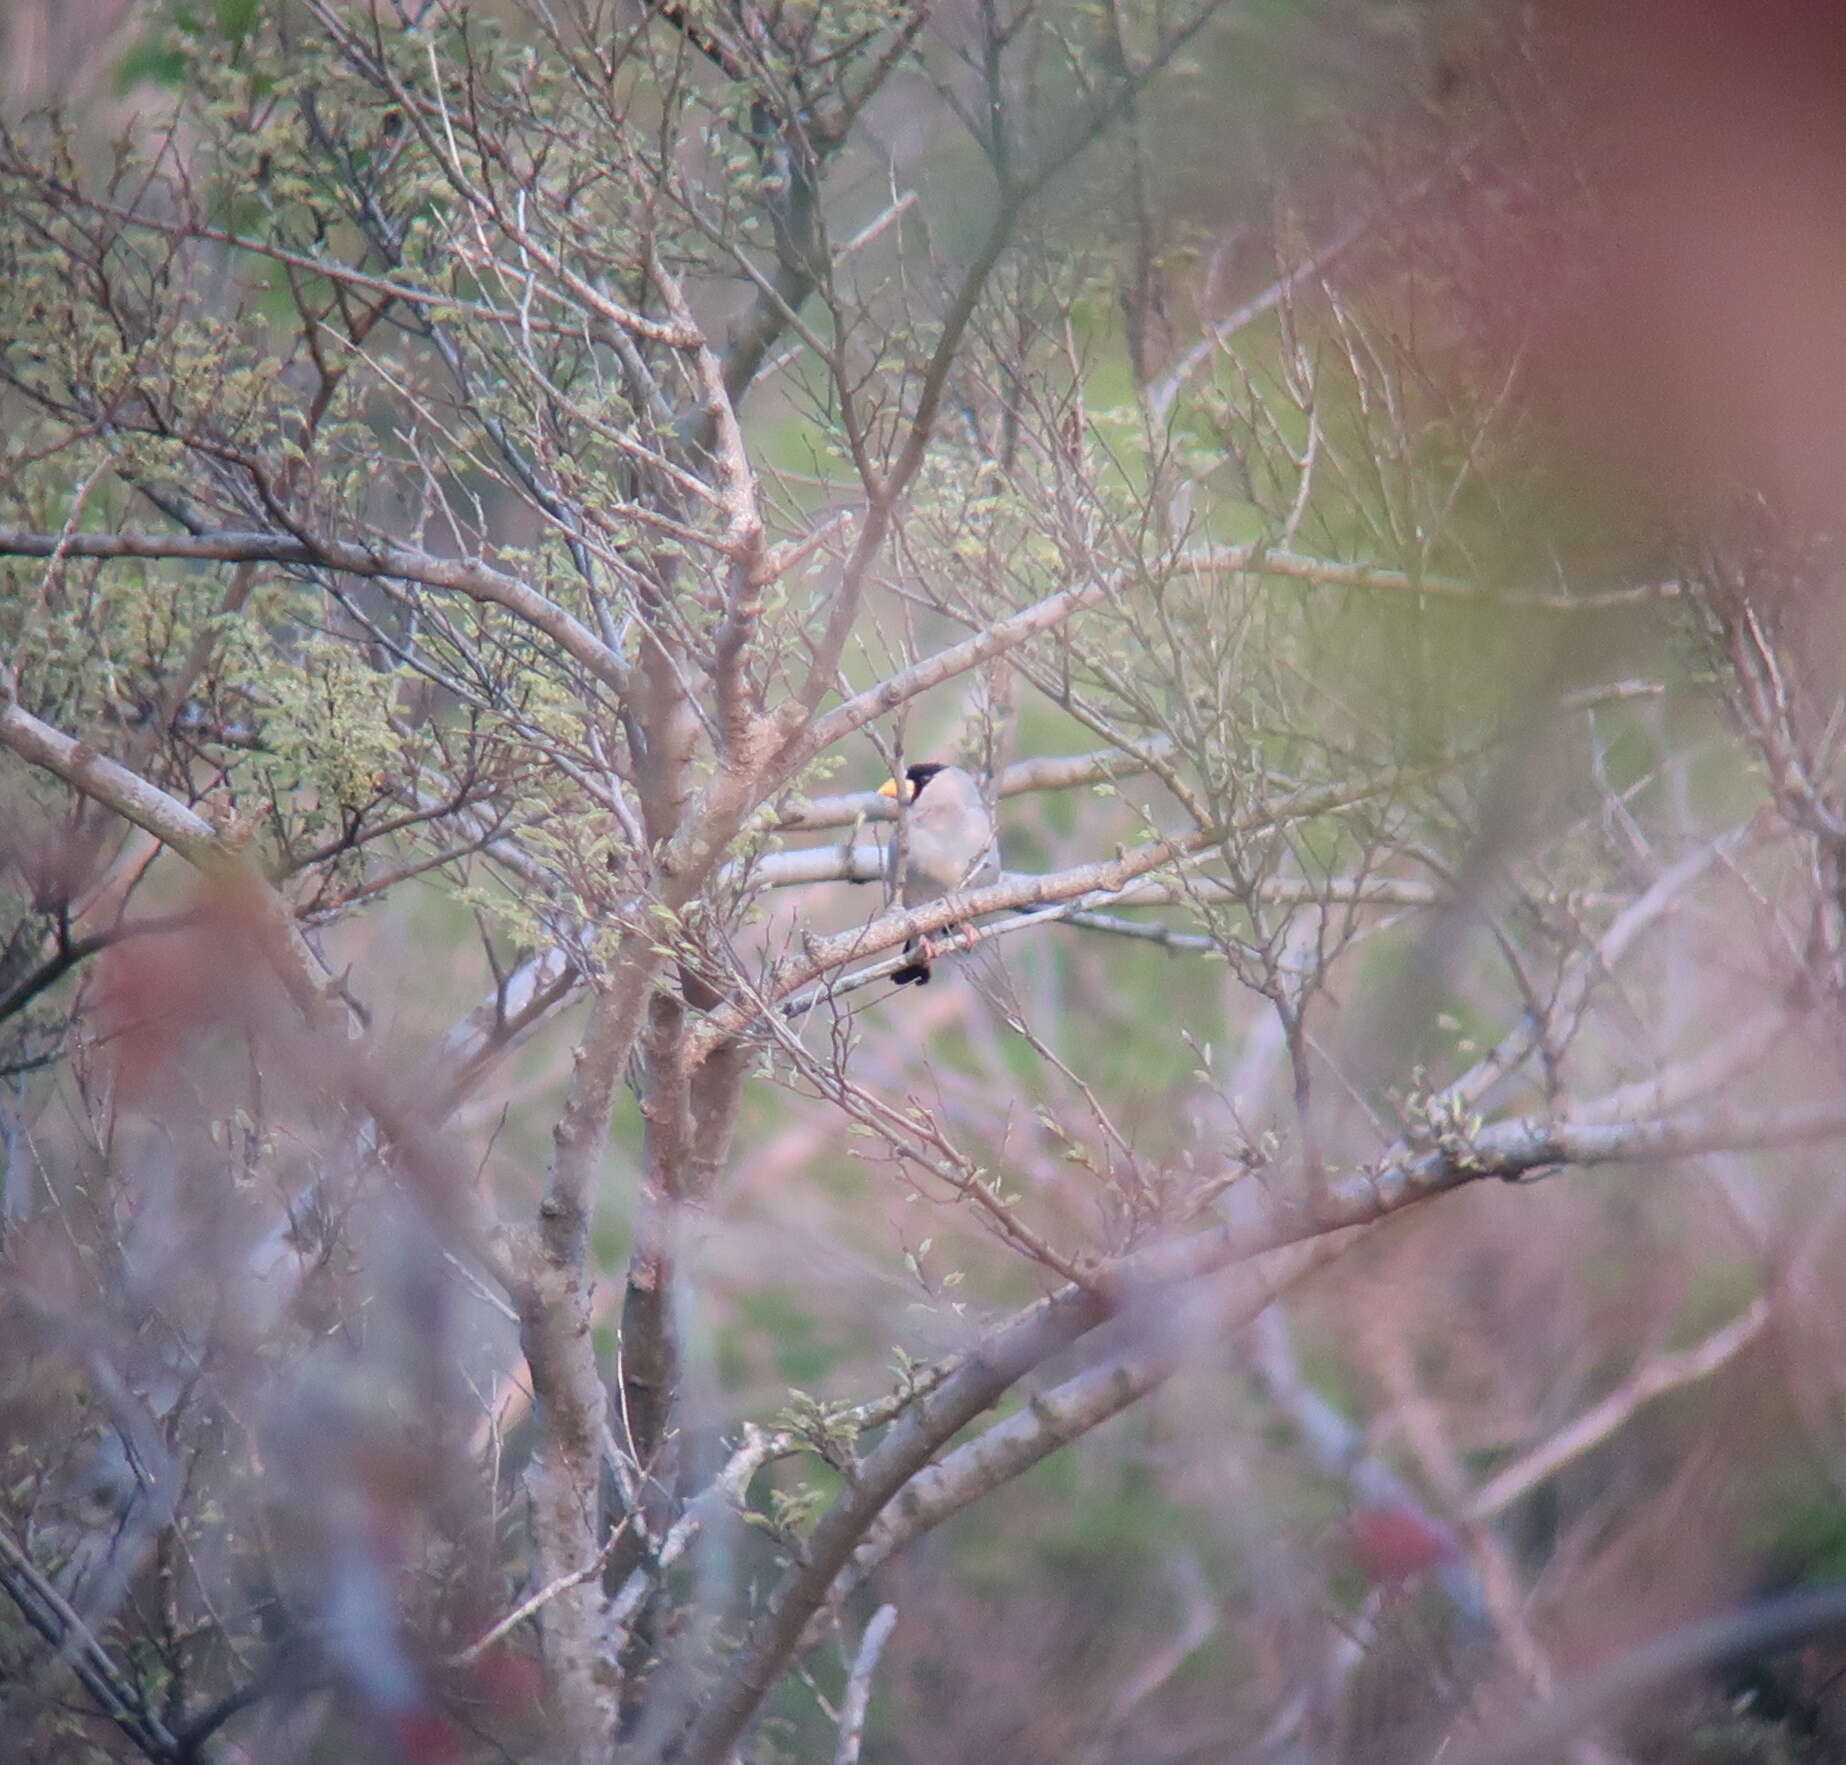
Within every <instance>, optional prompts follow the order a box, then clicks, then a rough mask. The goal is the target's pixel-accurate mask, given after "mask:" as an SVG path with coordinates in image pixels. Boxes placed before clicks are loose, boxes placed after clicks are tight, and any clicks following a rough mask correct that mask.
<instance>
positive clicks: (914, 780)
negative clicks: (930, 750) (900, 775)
mask: <svg viewBox="0 0 1846 1765" xmlns="http://www.w3.org/2000/svg"><path fill="white" fill-rule="evenodd" d="M947 771H948V768H947V767H946V766H944V765H943V764H942V762H941V761H940V760H928V761H925V762H924V763H923V764H922V765H921V766H906V767H905V768H904V776H905V777H906V778H907V779H909V780H910V800H911V802H913V803H914V802H915V801H916V800H917V798H918V797H920V796H922V794H923V787H924V786H925V785H926V784H928V783H929V781H930V780H931V779H932V778H934V777H935V776H936V774H937V773H938V772H947Z"/></svg>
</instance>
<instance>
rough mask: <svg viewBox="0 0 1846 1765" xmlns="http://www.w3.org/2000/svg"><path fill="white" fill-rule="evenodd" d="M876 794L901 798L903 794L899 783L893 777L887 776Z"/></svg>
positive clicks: (902, 788)
mask: <svg viewBox="0 0 1846 1765" xmlns="http://www.w3.org/2000/svg"><path fill="white" fill-rule="evenodd" d="M878 794H879V795H880V796H881V797H896V798H899V799H901V798H902V797H903V795H904V787H903V786H902V785H901V784H899V783H898V782H897V780H896V779H895V778H887V779H886V780H885V781H884V783H883V784H881V785H880V786H879V787H878Z"/></svg>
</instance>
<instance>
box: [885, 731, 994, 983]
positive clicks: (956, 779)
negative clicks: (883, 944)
mask: <svg viewBox="0 0 1846 1765" xmlns="http://www.w3.org/2000/svg"><path fill="white" fill-rule="evenodd" d="M878 794H879V795H880V796H881V797H894V798H895V799H896V800H897V802H898V803H899V804H900V805H901V807H902V812H903V819H904V825H903V829H902V833H901V835H900V837H899V838H897V839H895V840H893V841H892V842H891V850H890V854H889V856H888V857H887V858H886V860H885V874H886V876H887V877H888V878H889V879H890V882H891V887H892V888H893V890H899V891H901V893H902V896H903V902H904V905H905V906H906V907H921V906H922V905H923V904H924V903H925V902H927V901H934V900H937V899H939V898H940V897H941V896H943V895H952V894H954V892H955V891H956V890H957V889H965V888H967V887H969V886H970V885H971V884H974V883H985V882H992V881H993V880H994V879H995V878H996V877H997V876H999V874H1000V846H999V839H998V836H997V835H996V833H995V830H994V822H993V817H992V815H990V814H989V813H988V810H987V805H986V803H984V802H983V801H982V800H981V787H980V785H979V784H977V783H976V782H975V778H974V775H973V773H971V772H965V771H963V770H962V768H961V767H959V766H944V765H942V764H941V763H940V762H937V761H929V762H926V763H924V764H921V765H917V766H906V767H905V768H904V776H903V777H902V778H901V779H896V778H894V779H891V780H889V781H888V782H887V783H885V784H882V785H880V786H879V787H878ZM900 855H901V858H902V862H903V874H902V876H900V875H899V874H898V863H899V859H900ZM904 954H905V955H906V956H908V957H911V958H912V960H911V961H909V962H907V963H905V965H904V966H903V967H902V968H900V969H898V970H897V971H896V972H895V973H894V974H893V975H892V976H891V978H892V980H894V981H895V982H896V983H897V984H898V985H899V986H900V987H902V986H907V985H909V983H910V982H912V981H915V982H916V983H917V985H918V986H920V987H921V986H927V985H928V984H929V965H930V961H931V959H932V957H933V955H934V951H933V950H932V949H931V948H930V942H929V939H928V938H911V939H909V940H907V941H906V943H905V945H904Z"/></svg>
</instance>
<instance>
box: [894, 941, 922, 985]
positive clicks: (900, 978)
mask: <svg viewBox="0 0 1846 1765" xmlns="http://www.w3.org/2000/svg"><path fill="white" fill-rule="evenodd" d="M916 948H917V941H916V939H915V938H912V939H911V940H910V941H909V942H908V943H907V944H905V946H904V954H905V955H906V956H914V955H915V954H916ZM891 979H892V980H893V981H894V982H896V984H897V985H898V986H900V987H907V986H909V985H910V983H911V982H912V981H915V982H916V983H917V985H918V986H919V987H927V986H928V985H929V964H928V963H927V962H906V963H905V964H904V966H903V967H902V968H900V969H896V970H894V971H893V973H892V975H891Z"/></svg>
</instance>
